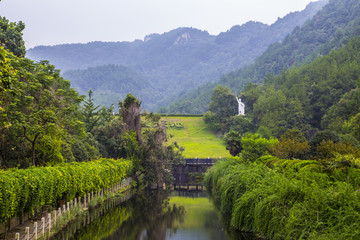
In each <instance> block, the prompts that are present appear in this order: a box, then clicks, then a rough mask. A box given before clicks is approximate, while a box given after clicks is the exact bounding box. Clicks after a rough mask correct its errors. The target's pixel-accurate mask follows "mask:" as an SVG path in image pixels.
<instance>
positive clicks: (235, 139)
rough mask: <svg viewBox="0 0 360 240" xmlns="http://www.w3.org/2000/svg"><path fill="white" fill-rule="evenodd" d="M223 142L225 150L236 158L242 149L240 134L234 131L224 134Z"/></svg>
mask: <svg viewBox="0 0 360 240" xmlns="http://www.w3.org/2000/svg"><path fill="white" fill-rule="evenodd" d="M224 141H225V144H226V150H229V151H230V154H231V155H232V156H237V155H238V154H239V153H240V152H241V150H242V149H243V148H242V146H241V134H240V133H238V132H235V131H230V132H228V133H226V134H225V136H224Z"/></svg>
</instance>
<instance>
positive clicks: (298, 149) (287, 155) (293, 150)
mask: <svg viewBox="0 0 360 240" xmlns="http://www.w3.org/2000/svg"><path fill="white" fill-rule="evenodd" d="M309 150H310V145H309V143H308V142H307V141H305V142H300V141H298V140H293V139H281V141H280V142H278V143H277V144H275V145H274V146H272V147H271V148H270V152H271V154H272V155H274V156H275V157H278V158H281V159H293V158H297V159H306V157H307V155H308V153H309Z"/></svg>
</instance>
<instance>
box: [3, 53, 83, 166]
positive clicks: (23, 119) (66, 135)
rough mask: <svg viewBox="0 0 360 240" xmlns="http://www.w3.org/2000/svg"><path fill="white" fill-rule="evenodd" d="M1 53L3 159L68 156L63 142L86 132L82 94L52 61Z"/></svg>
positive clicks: (36, 161)
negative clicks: (81, 114) (82, 120)
mask: <svg viewBox="0 0 360 240" xmlns="http://www.w3.org/2000/svg"><path fill="white" fill-rule="evenodd" d="M1 52H2V53H3V55H2V56H3V59H2V62H3V67H2V69H1V74H2V75H3V76H4V78H3V80H2V83H1V85H2V86H1V88H2V91H1V92H0V98H1V108H0V111H1V112H0V122H1V131H0V135H1V138H0V146H1V152H0V153H1V154H0V155H1V156H0V164H5V165H7V166H16V165H18V164H22V166H28V165H29V163H32V165H44V164H56V163H59V162H63V161H67V159H64V156H62V153H64V149H62V147H66V146H67V145H68V144H72V143H73V142H74V141H76V139H82V138H83V137H84V136H85V129H84V128H83V124H82V122H80V121H79V118H80V102H81V100H82V98H81V97H79V95H78V93H77V92H75V90H74V89H72V88H71V87H70V83H69V82H68V81H66V80H64V79H63V78H61V77H60V74H59V71H58V70H55V67H54V66H53V65H50V64H49V63H48V62H47V61H41V62H39V63H34V62H33V61H31V60H29V59H26V58H18V57H15V56H13V55H12V54H10V53H8V52H7V51H6V50H4V49H1ZM67 149H68V150H69V148H67ZM71 155H72V154H67V156H69V157H70V158H71ZM20 160H21V161H22V162H20Z"/></svg>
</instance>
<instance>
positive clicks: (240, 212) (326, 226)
mask: <svg viewBox="0 0 360 240" xmlns="http://www.w3.org/2000/svg"><path fill="white" fill-rule="evenodd" d="M262 158H263V160H262V162H264V163H265V162H266V161H273V162H274V159H271V158H269V157H262ZM276 161H277V163H276V164H273V165H272V167H273V168H274V170H271V169H269V168H267V167H266V166H265V165H263V164H262V163H244V162H242V161H239V160H231V159H229V160H223V161H219V162H218V163H216V164H215V166H213V167H212V168H211V169H210V170H209V171H208V172H207V173H206V175H205V185H206V189H207V191H208V193H209V194H210V196H211V197H212V199H213V200H214V203H215V205H216V206H217V207H218V208H219V209H220V212H221V214H222V215H223V217H224V219H225V220H228V221H229V223H230V225H231V227H232V228H235V229H238V230H241V231H250V232H256V233H259V234H261V235H264V236H266V237H267V238H269V239H354V240H355V239H357V238H358V237H359V235H360V232H359V230H358V229H359V226H360V225H359V223H360V221H359V220H360V212H359V209H360V208H359V206H360V203H359V200H358V197H359V196H358V193H357V191H356V189H357V188H358V184H359V183H360V182H359V181H358V180H357V182H356V183H355V182H352V183H351V184H350V183H346V182H345V179H344V181H342V180H341V181H338V180H335V181H334V180H332V179H331V178H330V177H329V176H328V174H327V173H326V172H324V171H323V170H322V169H321V167H320V168H319V167H318V166H320V165H319V164H318V163H317V162H316V161H303V160H281V161H280V160H276ZM349 176H350V175H349ZM354 180H355V179H354Z"/></svg>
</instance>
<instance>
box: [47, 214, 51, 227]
mask: <svg viewBox="0 0 360 240" xmlns="http://www.w3.org/2000/svg"><path fill="white" fill-rule="evenodd" d="M48 220H49V232H50V231H51V213H49V214H48Z"/></svg>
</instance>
